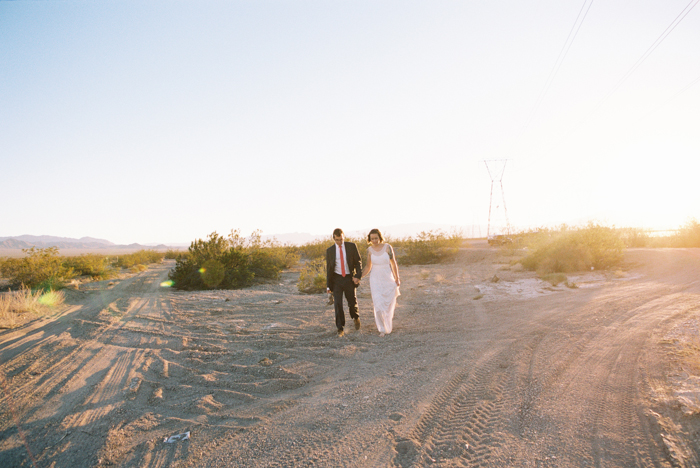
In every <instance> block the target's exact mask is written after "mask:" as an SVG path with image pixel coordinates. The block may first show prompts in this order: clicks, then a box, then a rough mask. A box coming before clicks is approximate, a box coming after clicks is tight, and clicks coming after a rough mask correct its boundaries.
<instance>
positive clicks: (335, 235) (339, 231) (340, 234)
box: [333, 228, 345, 237]
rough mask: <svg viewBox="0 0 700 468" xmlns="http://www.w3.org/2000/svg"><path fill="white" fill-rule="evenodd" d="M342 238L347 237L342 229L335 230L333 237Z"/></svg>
mask: <svg viewBox="0 0 700 468" xmlns="http://www.w3.org/2000/svg"><path fill="white" fill-rule="evenodd" d="M340 236H345V234H344V233H343V230H342V229H340V228H335V229H333V237H340Z"/></svg>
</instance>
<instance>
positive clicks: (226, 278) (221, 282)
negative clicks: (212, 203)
mask: <svg viewBox="0 0 700 468" xmlns="http://www.w3.org/2000/svg"><path fill="white" fill-rule="evenodd" d="M298 261H299V252H298V251H297V249H296V248H295V247H291V246H283V245H280V244H279V243H277V242H276V241H275V240H262V238H261V233H260V231H255V232H253V234H252V235H251V236H250V237H248V238H245V237H243V236H241V234H240V230H232V231H231V233H230V234H229V235H228V236H226V237H224V236H221V235H219V234H218V233H216V232H212V233H211V234H209V236H208V238H207V239H206V240H202V239H197V240H195V241H193V242H192V243H191V244H190V247H189V249H188V251H187V254H185V255H180V256H178V257H177V259H176V263H175V268H174V269H173V270H172V271H171V272H170V274H169V278H170V280H171V281H172V285H173V286H174V287H175V288H177V289H185V290H203V289H236V288H242V287H245V286H248V285H250V284H252V283H253V282H254V281H256V280H265V279H277V278H278V277H279V275H280V272H281V271H282V270H284V269H286V268H291V267H292V266H293V265H296V264H297V263H298Z"/></svg>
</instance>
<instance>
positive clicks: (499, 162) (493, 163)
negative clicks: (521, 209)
mask: <svg viewBox="0 0 700 468" xmlns="http://www.w3.org/2000/svg"><path fill="white" fill-rule="evenodd" d="M507 162H508V160H507V159H489V160H484V164H485V165H486V170H487V171H488V173H489V177H490V178H491V193H490V194H489V221H488V225H487V227H486V237H487V238H489V237H491V208H492V206H493V184H494V182H496V180H498V184H499V185H500V186H501V200H502V201H503V211H504V212H505V216H506V231H509V230H510V222H509V221H508V208H507V207H506V196H505V193H504V192H503V173H504V172H505V171H506V163H507ZM489 165H490V166H489ZM492 170H493V171H492ZM496 207H497V208H498V206H496Z"/></svg>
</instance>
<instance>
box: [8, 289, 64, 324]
mask: <svg viewBox="0 0 700 468" xmlns="http://www.w3.org/2000/svg"><path fill="white" fill-rule="evenodd" d="M64 300H65V296H64V295H63V292H61V291H32V290H31V289H27V288H22V289H20V290H19V291H9V292H6V293H2V294H0V328H14V327H16V326H18V325H21V324H22V323H24V322H25V321H27V319H29V318H31V317H32V316H40V315H45V314H46V313H48V312H49V311H50V310H51V309H52V308H54V307H56V306H59V305H61V304H63V301H64Z"/></svg>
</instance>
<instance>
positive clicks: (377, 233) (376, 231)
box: [367, 229, 384, 244]
mask: <svg viewBox="0 0 700 468" xmlns="http://www.w3.org/2000/svg"><path fill="white" fill-rule="evenodd" d="M372 234H376V235H378V236H379V242H384V236H382V232H381V231H380V230H379V229H372V230H371V231H369V234H367V242H368V243H369V244H371V243H372V241H371V240H369V236H371V235H372Z"/></svg>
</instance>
